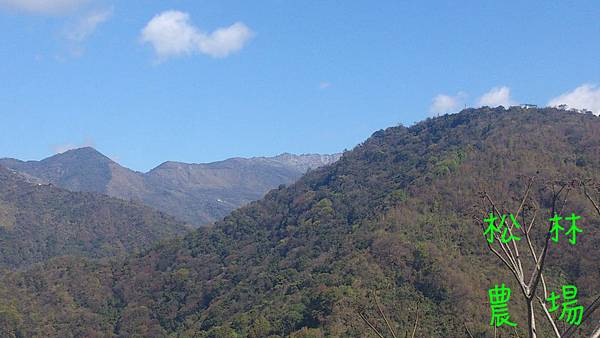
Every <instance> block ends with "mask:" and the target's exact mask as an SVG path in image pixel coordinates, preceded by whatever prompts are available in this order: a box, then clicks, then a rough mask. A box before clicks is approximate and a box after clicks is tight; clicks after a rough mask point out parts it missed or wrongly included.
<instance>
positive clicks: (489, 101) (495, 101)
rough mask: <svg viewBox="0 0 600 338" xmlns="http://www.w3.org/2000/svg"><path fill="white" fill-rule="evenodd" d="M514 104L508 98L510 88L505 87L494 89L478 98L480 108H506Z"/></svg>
mask: <svg viewBox="0 0 600 338" xmlns="http://www.w3.org/2000/svg"><path fill="white" fill-rule="evenodd" d="M515 104H516V103H515V101H513V99H512V98H511V97H510V88H508V87H506V86H502V87H494V88H492V89H490V91H489V92H487V93H485V94H483V96H481V97H480V98H479V105H480V106H489V107H498V106H503V107H506V108H508V107H510V106H514V105H515Z"/></svg>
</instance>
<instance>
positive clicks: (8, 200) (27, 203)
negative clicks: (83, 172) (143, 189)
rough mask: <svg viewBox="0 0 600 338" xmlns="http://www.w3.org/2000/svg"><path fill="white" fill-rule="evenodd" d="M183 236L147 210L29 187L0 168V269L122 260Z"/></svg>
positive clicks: (178, 226) (180, 227) (180, 228)
mask: <svg viewBox="0 0 600 338" xmlns="http://www.w3.org/2000/svg"><path fill="white" fill-rule="evenodd" d="M188 230H189V229H188V228H187V227H186V226H185V225H184V224H183V223H182V222H179V221H176V220H175V219H173V218H172V217H171V216H168V215H166V214H164V213H161V212H158V211H156V210H153V209H150V208H148V207H146V206H142V205H140V204H136V203H131V202H126V201H123V200H119V199H116V198H110V197H107V196H104V195H100V194H95V193H75V192H70V191H66V190H63V189H59V188H56V187H54V186H52V185H48V184H39V183H30V182H29V181H28V180H27V179H26V178H25V177H23V176H22V175H20V174H18V173H16V172H13V171H11V170H8V169H6V168H3V167H2V166H0V268H2V267H9V268H19V267H24V266H27V265H30V264H33V263H39V262H43V261H45V260H48V259H49V258H52V257H57V256H64V255H76V256H85V257H92V258H100V257H114V256H122V255H125V254H128V253H132V252H134V251H136V250H137V251H139V250H142V249H144V248H147V247H149V246H150V245H152V244H154V243H155V242H156V241H158V240H161V239H165V238H170V237H175V236H180V235H183V234H185V233H186V232H187V231H188Z"/></svg>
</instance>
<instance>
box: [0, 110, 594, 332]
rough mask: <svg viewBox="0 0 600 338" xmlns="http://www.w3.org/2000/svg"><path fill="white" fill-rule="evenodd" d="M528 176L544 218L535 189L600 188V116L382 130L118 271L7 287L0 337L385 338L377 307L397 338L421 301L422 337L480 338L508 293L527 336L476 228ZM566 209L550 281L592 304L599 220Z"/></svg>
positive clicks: (582, 202) (503, 114)
mask: <svg viewBox="0 0 600 338" xmlns="http://www.w3.org/2000/svg"><path fill="white" fill-rule="evenodd" d="M523 175H526V176H533V175H535V176H536V177H537V181H538V182H540V184H539V185H538V186H536V190H535V192H534V195H535V196H536V199H537V200H539V201H541V202H540V203H541V207H542V208H544V209H546V210H547V209H548V208H549V206H548V205H547V202H545V201H547V200H548V199H547V194H548V191H547V189H544V184H545V183H544V182H546V181H548V180H555V179H567V180H570V179H573V178H582V179H583V178H585V179H593V180H595V181H596V182H600V118H598V117H596V116H593V115H588V114H579V113H573V112H567V111H562V110H556V109H549V108H548V109H527V110H522V109H519V108H512V109H510V110H504V109H502V108H498V109H489V108H482V109H467V110H464V111H462V112H461V113H459V114H454V115H446V116H442V117H438V118H434V119H428V120H426V121H423V122H421V123H418V124H416V125H414V126H412V127H410V128H406V127H403V126H398V127H393V128H389V129H386V130H381V131H378V132H376V133H374V134H373V136H372V137H371V138H369V139H368V140H366V141H365V142H364V143H363V144H361V145H359V146H357V147H356V148H355V149H354V150H352V151H350V152H346V153H345V154H344V155H343V157H342V158H341V159H340V160H339V161H338V162H336V163H335V164H333V165H331V166H328V167H325V168H322V169H318V170H314V171H312V172H310V173H308V174H307V175H305V176H304V177H303V178H302V179H300V180H299V181H298V182H297V183H296V184H294V185H292V186H290V187H287V188H280V189H276V190H273V191H271V192H270V193H268V194H267V196H266V197H265V198H264V199H262V200H260V201H258V202H254V203H251V204H250V205H248V206H246V207H244V208H241V209H238V210H236V211H234V212H233V213H232V214H231V215H229V216H227V217H226V218H225V219H224V220H222V221H220V222H217V223H216V225H215V226H214V227H212V228H207V229H200V230H197V231H194V232H193V233H191V234H189V235H187V236H186V237H184V238H183V239H177V240H173V241H169V242H163V243H161V244H160V245H157V246H155V247H154V248H152V249H150V250H148V251H145V252H143V253H139V254H136V255H133V256H131V257H130V258H129V259H127V260H126V261H124V262H117V261H113V262H97V261H89V260H86V259H78V258H61V259H56V260H53V261H51V262H48V263H46V264H44V265H40V266H36V267H33V268H32V269H30V270H28V271H25V272H10V273H6V274H5V275H4V276H3V277H2V278H1V284H0V285H3V289H0V313H2V311H4V312H3V313H6V314H8V315H5V318H8V319H7V320H5V321H4V322H2V323H1V324H0V325H3V326H4V328H3V330H4V332H10V333H11V334H17V333H18V334H21V335H24V336H35V335H38V336H56V337H70V336H77V337H83V336H85V337H110V336H116V337H134V336H138V337H141V336H143V337H165V336H172V337H176V336H180V337H268V336H273V337H287V336H292V337H324V336H327V337H371V336H373V333H372V332H371V331H370V330H369V328H368V327H367V326H366V325H365V324H364V323H363V322H362V321H361V319H360V317H359V316H358V313H359V312H361V313H365V314H366V316H368V317H369V318H371V319H372V321H373V322H374V323H375V325H377V326H378V327H379V328H380V331H384V325H385V324H384V323H383V322H382V321H381V320H377V310H376V307H375V303H374V301H373V296H372V294H373V293H374V294H376V295H377V297H378V298H379V300H380V302H381V303H382V307H383V308H384V309H385V311H386V313H387V314H388V316H389V319H390V323H391V325H392V326H393V327H394V328H395V330H396V331H397V332H399V333H401V336H403V335H404V332H405V331H408V330H410V329H412V325H413V323H414V316H415V309H416V305H417V303H418V304H419V306H418V309H419V310H418V311H419V317H420V319H419V325H418V328H417V334H416V336H418V337H464V336H466V334H465V325H466V326H467V327H469V328H470V330H471V332H473V334H474V336H476V337H490V336H493V331H492V330H491V328H490V326H489V311H490V309H489V304H488V298H487V297H488V295H487V290H488V289H490V288H491V287H493V286H494V284H499V283H506V284H507V286H510V287H511V288H512V289H513V290H514V293H515V296H514V297H513V299H511V302H510V305H509V308H510V309H511V314H512V319H513V320H514V321H515V322H517V323H519V327H518V328H517V332H518V334H519V335H520V336H525V331H524V330H525V329H526V326H525V322H526V316H525V311H524V308H523V305H524V304H523V302H520V301H519V298H518V297H517V295H516V293H517V291H516V290H517V287H516V285H514V283H513V281H512V277H511V276H510V274H509V273H508V272H506V271H505V270H504V269H503V268H502V266H501V264H500V262H499V261H498V260H497V259H496V257H494V256H493V255H492V254H490V253H489V252H488V250H487V247H486V245H485V240H484V238H483V236H482V234H481V227H480V225H479V224H477V223H476V222H474V221H473V216H474V215H478V216H479V215H481V214H482V212H483V210H481V209H480V208H479V206H480V205H481V200H480V196H479V192H480V191H481V190H482V189H486V190H488V191H490V193H491V194H492V195H493V196H494V197H495V198H496V199H497V200H498V201H499V202H501V203H503V204H504V205H506V206H507V207H510V208H516V207H517V206H516V205H514V204H515V203H517V202H516V200H515V199H514V198H516V197H517V196H520V195H521V193H522V191H523V189H524V186H525V180H524V178H523ZM569 209H570V210H573V211H575V212H576V213H577V214H579V215H582V218H583V222H582V223H581V224H582V227H584V231H585V232H584V233H583V234H582V235H581V236H580V239H579V240H578V243H577V245H576V246H571V245H569V244H568V243H566V242H562V243H558V244H556V245H555V246H554V247H553V248H552V250H551V252H550V257H549V259H548V269H549V270H548V283H549V285H551V286H552V287H558V286H559V285H561V284H564V283H566V282H570V283H573V284H575V285H577V287H578V288H579V290H580V291H579V296H578V297H579V300H580V302H581V303H582V304H589V302H590V301H591V299H592V297H593V296H594V295H595V293H597V292H598V291H600V289H599V283H598V281H600V263H599V260H598V258H599V257H600V247H599V246H598V243H599V242H600V219H599V217H598V216H597V215H596V214H595V213H594V212H593V211H592V209H591V206H590V205H589V202H588V201H587V200H586V199H585V198H583V196H581V194H580V193H578V192H576V191H574V192H573V193H572V195H571V196H570V198H569V204H568V205H567V210H569ZM540 318H541V315H540ZM597 321H598V315H596V317H595V322H597ZM540 325H541V328H540V330H541V332H540V336H542V337H545V336H549V335H548V332H549V328H548V327H547V326H545V323H540ZM590 329H591V328H590V326H589V325H588V326H586V325H584V326H582V328H581V333H585V332H589V331H590ZM1 330H2V328H0V332H1ZM501 330H502V331H501V332H502V336H509V335H512V330H506V329H504V328H502V329H501Z"/></svg>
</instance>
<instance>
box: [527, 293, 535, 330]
mask: <svg viewBox="0 0 600 338" xmlns="http://www.w3.org/2000/svg"><path fill="white" fill-rule="evenodd" d="M527 324H528V325H529V338H537V329H536V327H535V313H534V312H533V299H528V300H527Z"/></svg>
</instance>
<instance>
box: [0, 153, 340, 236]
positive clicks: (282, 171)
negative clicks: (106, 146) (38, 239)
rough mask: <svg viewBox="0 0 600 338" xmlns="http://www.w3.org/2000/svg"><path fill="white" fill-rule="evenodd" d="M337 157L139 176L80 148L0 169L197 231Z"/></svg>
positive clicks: (159, 170)
mask: <svg viewBox="0 0 600 338" xmlns="http://www.w3.org/2000/svg"><path fill="white" fill-rule="evenodd" d="M339 157H340V154H334V155H316V154H310V155H292V154H281V155H279V156H275V157H255V158H231V159H227V160H224V161H220V162H214V163H203V164H188V163H181V162H165V163H163V164H161V165H159V166H158V167H156V168H154V169H152V170H150V171H149V172H147V173H140V172H136V171H133V170H130V169H128V168H125V167H123V166H121V165H119V164H118V163H116V162H115V161H113V160H111V159H110V158H108V157H107V156H104V155H103V154H101V153H100V152H98V151H97V150H95V149H93V148H91V147H85V148H79V149H74V150H69V151H66V152H64V153H61V154H57V155H54V156H52V157H49V158H46V159H44V160H41V161H20V160H17V159H11V158H4V159H0V165H1V166H5V167H7V168H10V169H12V170H16V171H18V172H20V173H22V174H23V175H25V176H26V177H27V178H28V179H29V180H30V181H31V182H34V183H52V184H53V185H56V186H58V187H61V188H64V189H68V190H71V191H83V192H99V193H103V194H107V195H109V196H113V197H117V198H121V199H125V200H134V201H139V202H141V203H144V204H146V205H149V206H151V207H154V208H156V209H158V210H161V211H164V212H166V213H169V214H171V215H173V216H175V217H177V218H179V219H181V220H184V221H187V222H189V223H190V224H193V225H196V226H200V225H205V224H207V223H210V222H213V221H215V220H217V219H220V218H222V217H224V216H226V215H227V214H228V213H229V212H231V211H232V210H234V209H236V208H238V207H240V206H242V205H244V204H246V203H248V202H250V201H254V200H257V199H259V198H261V197H262V196H263V195H264V194H265V193H266V192H267V191H269V190H271V189H273V188H276V187H278V186H279V185H281V184H290V183H292V182H294V181H295V180H296V179H298V178H299V177H300V176H301V175H302V174H304V173H305V172H306V171H307V170H309V169H311V168H312V169H315V168H317V167H320V166H323V165H327V164H331V163H333V162H335V161H336V160H337V159H338V158H339Z"/></svg>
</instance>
